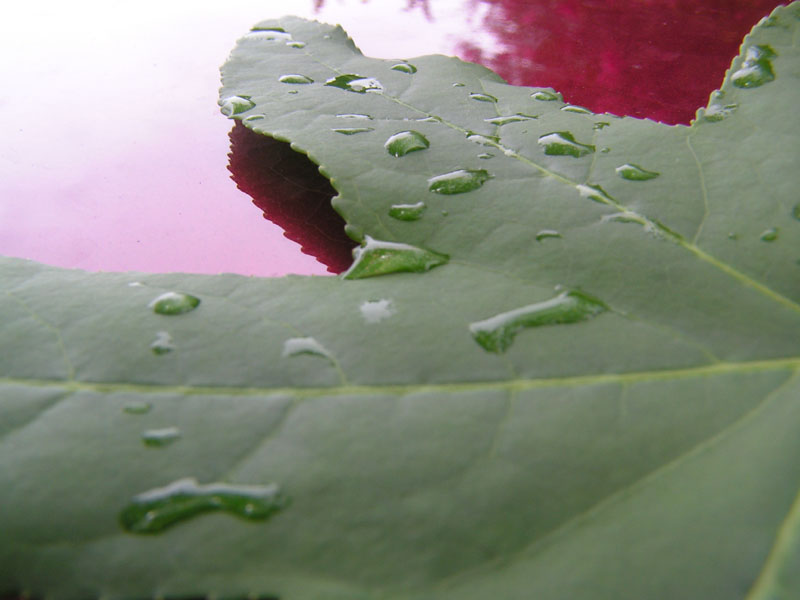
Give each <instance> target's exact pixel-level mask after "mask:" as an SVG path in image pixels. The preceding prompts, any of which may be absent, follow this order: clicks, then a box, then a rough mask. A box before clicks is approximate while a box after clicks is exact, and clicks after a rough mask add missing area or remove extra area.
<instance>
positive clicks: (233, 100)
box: [219, 96, 256, 117]
mask: <svg viewBox="0 0 800 600" xmlns="http://www.w3.org/2000/svg"><path fill="white" fill-rule="evenodd" d="M255 105H256V103H255V102H253V101H252V100H250V96H228V97H227V98H223V99H222V100H220V101H219V111H220V112H221V113H222V114H223V115H225V116H226V117H232V116H234V115H240V114H242V113H243V112H247V111H248V110H250V109H251V108H253V107H254V106H255Z"/></svg>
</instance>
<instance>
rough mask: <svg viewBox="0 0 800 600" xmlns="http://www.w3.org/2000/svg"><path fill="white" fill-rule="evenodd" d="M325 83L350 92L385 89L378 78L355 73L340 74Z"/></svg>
mask: <svg viewBox="0 0 800 600" xmlns="http://www.w3.org/2000/svg"><path fill="white" fill-rule="evenodd" d="M325 85H329V86H332V87H336V88H339V89H340V90H346V91H348V92H355V93H357V94H364V93H366V92H382V91H383V85H381V82H380V81H378V80H377V79H375V78H373V77H364V76H363V75H355V74H354V73H348V74H345V75H339V76H338V77H333V78H331V79H328V81H326V82H325Z"/></svg>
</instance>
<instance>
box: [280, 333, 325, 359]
mask: <svg viewBox="0 0 800 600" xmlns="http://www.w3.org/2000/svg"><path fill="white" fill-rule="evenodd" d="M301 354H310V355H312V356H322V357H325V358H330V353H329V352H328V351H327V350H326V349H325V347H324V346H323V345H322V344H320V343H319V342H318V341H317V340H315V339H314V338H313V337H295V338H289V339H288V340H286V341H285V342H283V356H284V358H285V357H287V356H299V355H301Z"/></svg>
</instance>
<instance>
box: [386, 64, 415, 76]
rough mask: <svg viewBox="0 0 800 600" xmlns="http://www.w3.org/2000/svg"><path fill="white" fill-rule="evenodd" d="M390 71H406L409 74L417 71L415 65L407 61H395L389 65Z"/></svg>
mask: <svg viewBox="0 0 800 600" xmlns="http://www.w3.org/2000/svg"><path fill="white" fill-rule="evenodd" d="M390 69H392V71H400V72H401V73H408V74H409V75H413V74H414V73H416V72H417V67H415V66H414V65H412V64H409V63H397V64H396V65H392V66H391V67H390Z"/></svg>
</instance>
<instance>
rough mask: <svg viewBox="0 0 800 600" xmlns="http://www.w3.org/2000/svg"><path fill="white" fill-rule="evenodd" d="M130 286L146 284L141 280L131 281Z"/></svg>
mask: <svg viewBox="0 0 800 600" xmlns="http://www.w3.org/2000/svg"><path fill="white" fill-rule="evenodd" d="M128 287H144V284H143V283H142V282H141V281H131V282H130V283H128Z"/></svg>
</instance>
